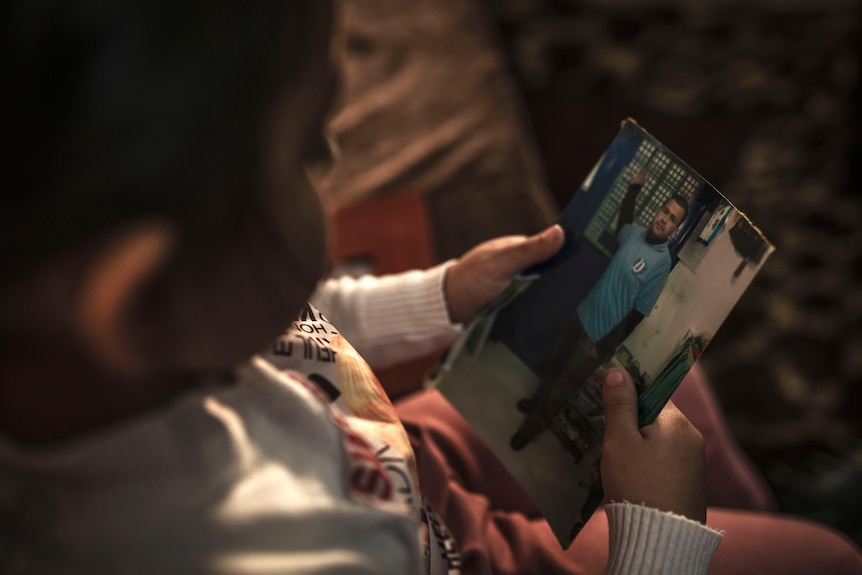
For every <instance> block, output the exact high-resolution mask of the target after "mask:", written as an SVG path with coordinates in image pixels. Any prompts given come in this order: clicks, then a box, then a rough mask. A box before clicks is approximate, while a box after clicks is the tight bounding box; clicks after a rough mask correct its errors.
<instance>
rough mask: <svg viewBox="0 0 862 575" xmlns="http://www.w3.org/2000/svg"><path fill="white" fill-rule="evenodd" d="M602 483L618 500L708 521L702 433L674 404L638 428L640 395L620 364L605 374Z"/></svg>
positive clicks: (610, 497) (670, 404) (702, 521)
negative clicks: (618, 367) (617, 367)
mask: <svg viewBox="0 0 862 575" xmlns="http://www.w3.org/2000/svg"><path fill="white" fill-rule="evenodd" d="M604 403H605V437H604V441H603V443H602V487H603V488H604V492H605V495H606V496H607V497H608V498H609V499H611V500H614V501H622V500H626V501H630V502H632V503H642V504H644V505H646V506H648V507H653V508H655V509H659V510H661V511H672V512H674V513H677V514H679V515H684V516H686V517H688V518H690V519H694V520H695V521H700V522H701V523H704V522H705V521H706V452H705V450H704V446H703V437H702V436H701V435H700V432H699V431H697V429H695V428H694V426H693V425H692V424H691V423H690V422H689V421H688V419H686V418H685V416H684V415H683V414H682V413H681V412H680V411H679V410H678V409H677V408H676V406H675V405H674V404H673V403H670V402H668V404H667V405H666V406H665V408H664V409H663V410H662V412H661V413H660V414H659V415H658V417H657V418H656V420H655V421H654V422H653V423H651V424H650V425H647V426H646V427H644V428H642V429H638V408H637V395H636V393H635V386H634V383H633V382H632V379H631V376H630V375H629V374H628V373H626V372H625V371H623V370H622V369H611V370H609V371H608V372H607V373H606V374H605V382H604Z"/></svg>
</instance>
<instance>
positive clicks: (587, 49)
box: [315, 0, 862, 543]
mask: <svg viewBox="0 0 862 575" xmlns="http://www.w3.org/2000/svg"><path fill="white" fill-rule="evenodd" d="M338 9H339V10H338V11H339V25H338V29H337V33H336V39H335V52H336V54H337V56H338V59H339V65H340V67H341V68H342V72H343V80H344V83H343V88H342V93H341V95H340V98H339V104H338V106H337V110H336V113H335V115H334V116H333V118H332V122H331V124H330V131H331V133H332V136H333V138H335V139H337V140H338V141H339V142H340V143H341V148H342V150H343V154H342V158H341V161H340V162H338V163H336V164H335V165H334V167H333V168H321V169H319V170H317V171H316V172H315V179H316V183H317V185H318V187H319V188H320V189H321V190H322V191H323V193H324V196H325V197H327V198H328V200H329V205H330V207H331V209H332V210H333V211H335V212H337V213H338V214H339V216H342V217H341V219H338V220H337V221H338V222H340V223H339V225H338V226H336V228H337V229H336V246H338V245H342V246H343V247H344V249H343V250H342V251H343V253H344V254H346V255H347V256H350V255H357V254H356V253H352V252H351V249H353V252H356V249H355V246H357V245H359V244H358V243H357V240H356V238H357V237H359V236H361V235H363V234H365V235H369V234H372V235H374V234H377V235H379V234H381V233H384V232H385V229H386V228H387V225H385V222H386V221H389V222H393V223H401V224H405V223H406V228H407V230H406V231H404V230H400V231H399V230H395V231H393V232H392V233H395V234H407V235H410V234H412V235H413V236H415V235H416V230H419V229H421V230H427V231H423V232H422V234H425V235H426V236H427V237H424V238H423V239H422V240H421V242H420V243H423V242H424V244H427V246H425V247H427V250H426V249H424V248H423V249H422V250H418V248H414V247H409V249H407V248H405V249H406V252H405V254H403V255H404V264H403V265H409V264H413V265H427V264H429V263H433V262H434V261H441V260H444V259H447V258H450V257H455V256H457V255H459V254H460V253H462V252H463V251H464V250H465V249H467V248H469V247H471V246H472V245H474V244H475V243H477V242H478V241H481V240H483V239H486V238H488V237H493V236H496V235H500V234H504V233H530V232H532V231H536V230H538V229H540V228H541V227H543V226H544V225H546V224H547V223H549V222H550V221H552V220H553V218H554V217H555V214H556V212H557V210H558V209H559V207H560V206H561V205H563V204H564V203H565V202H566V201H567V200H568V198H569V197H570V196H571V194H572V193H573V192H574V191H575V190H576V189H577V186H578V185H579V184H580V182H581V181H582V180H583V179H584V177H585V176H586V174H587V172H588V171H589V169H590V168H591V167H592V165H593V164H594V163H595V162H596V161H597V159H598V158H599V156H600V154H601V153H602V151H603V150H604V149H605V147H606V146H607V145H608V143H609V142H610V141H611V139H612V138H613V137H614V135H615V134H616V132H617V130H618V128H619V125H620V121H621V120H623V119H624V118H626V117H629V116H631V117H633V118H635V119H636V120H637V121H638V123H639V124H640V125H641V126H643V127H644V128H645V129H646V130H647V131H649V132H650V133H652V134H653V135H654V136H656V137H657V138H658V139H659V140H661V141H662V142H663V143H664V144H666V145H667V146H668V147H670V148H671V149H672V150H674V151H675V152H676V153H677V154H678V155H679V156H681V157H682V158H683V159H684V160H685V161H687V162H688V163H689V164H690V165H691V166H692V167H693V168H695V169H696V170H697V171H699V172H700V173H701V174H702V175H703V176H704V177H706V179H707V180H709V181H710V182H711V183H712V184H713V185H715V186H716V187H717V188H718V189H719V190H720V191H722V192H724V193H725V194H726V195H727V196H728V197H729V198H730V199H731V200H732V201H733V202H734V203H735V204H736V205H737V207H738V208H739V209H740V210H741V211H743V212H745V213H746V214H747V215H748V216H749V217H750V218H751V219H752V220H753V221H754V223H755V224H757V225H759V226H760V227H761V229H762V230H763V231H764V233H765V234H766V236H767V237H768V238H769V239H770V240H771V241H772V242H773V243H774V244H775V245H776V247H777V251H776V253H775V254H774V255H773V256H772V258H771V259H770V260H769V261H768V262H767V264H766V265H765V267H764V269H763V271H762V272H761V274H760V275H759V277H758V278H757V279H755V281H754V284H753V285H752V287H751V288H749V290H748V292H747V293H746V295H745V296H744V297H743V299H742V301H741V302H740V304H739V305H738V306H737V308H736V309H735V310H734V311H733V312H732V313H731V315H730V317H729V318H728V320H727V322H726V323H725V325H724V326H723V327H722V328H721V329H720V330H719V331H718V333H717V334H716V337H715V338H714V340H713V341H712V343H711V345H710V347H709V351H708V352H706V354H705V355H704V357H703V359H702V360H701V362H702V363H703V365H704V367H705V369H706V371H707V372H708V374H709V375H710V377H711V380H712V382H713V384H714V387H715V391H716V393H717V395H718V397H719V400H720V402H721V403H722V405H723V407H724V408H725V411H726V414H727V418H728V421H729V425H730V427H731V430H732V432H733V433H734V435H735V436H736V437H737V439H738V440H739V442H740V443H741V445H742V447H743V449H744V450H745V451H746V452H747V453H748V454H749V455H750V456H751V458H752V459H753V460H754V462H755V463H756V465H757V466H758V467H759V468H760V469H761V470H762V471H763V472H764V474H765V475H766V477H767V479H768V481H769V483H770V485H771V486H772V487H773V489H774V490H775V493H776V495H777V497H778V499H779V502H780V504H781V506H782V508H783V509H784V510H785V511H788V512H791V513H796V514H801V515H805V516H809V517H813V518H815V519H818V520H820V521H824V522H826V523H828V524H831V525H833V526H835V527H837V528H839V529H841V530H843V531H845V532H847V533H848V534H850V535H851V536H852V537H854V538H855V539H856V541H858V542H860V543H862V226H860V221H862V194H860V191H862V117H860V111H862V89H860V57H862V3H860V2H858V0H746V1H745V2H742V1H731V0H664V1H653V0H637V1H635V0H579V1H576V0H469V1H468V0H414V1H412V2H409V3H405V2H402V1H400V0H340V1H339V2H338ZM393 198H399V201H401V200H405V201H406V204H404V203H403V202H402V203H397V205H396V204H392V203H391V202H392V199H393ZM414 200H415V201H414ZM417 202H418V203H417ZM407 204H409V205H410V206H411V207H410V210H413V209H414V208H417V209H419V212H417V213H420V215H419V216H417V218H418V220H417V221H420V220H421V222H423V225H421V226H420V225H414V224H412V223H410V222H412V220H410V219H409V218H407V216H406V215H405V214H406V211H405V210H406V209H407V208H404V207H403V206H404V205H407ZM385 210H391V213H389V212H385ZM383 213H387V214H388V215H387V216H385V217H381V214H383ZM410 213H411V214H412V213H414V212H413V211H411V212H410ZM363 214H365V215H363ZM410 217H411V218H412V217H413V216H410ZM364 218H365V219H364ZM357 221H359V222H360V223H362V221H371V222H373V225H372V226H367V225H366V226H365V228H363V229H365V231H364V232H357V231H355V230H356V229H360V228H362V226H361V225H360V226H359V228H356V226H354V225H353V224H355V223H356V222H357ZM426 224H427V225H426ZM348 227H349V228H350V229H351V230H353V231H352V232H351V233H350V234H344V233H342V234H341V239H340V240H339V234H338V231H339V228H342V229H347V228H348ZM375 237H376V236H375ZM395 237H397V238H400V237H401V236H395ZM414 239H415V238H414ZM377 244H378V245H382V246H388V247H386V248H384V249H391V247H392V246H393V245H396V246H412V244H409V243H408V242H405V241H402V240H401V239H395V240H393V236H382V239H381V240H379V241H377ZM424 244H423V245H424ZM360 251H361V250H360ZM419 251H422V253H423V254H425V255H424V256H423V259H422V260H421V261H420V260H417V259H416V258H415V255H414V254H416V253H418V252H419ZM359 255H361V254H359ZM414 260H415V261H414ZM371 265H372V268H373V264H371ZM377 271H397V270H396V269H382V268H380V267H378V269H377ZM399 377H401V378H402V379H403V377H404V376H403V374H401V375H400V376H399Z"/></svg>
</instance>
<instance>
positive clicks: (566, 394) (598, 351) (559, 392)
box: [511, 315, 614, 449]
mask: <svg viewBox="0 0 862 575" xmlns="http://www.w3.org/2000/svg"><path fill="white" fill-rule="evenodd" d="M603 343H605V342H602V341H600V342H599V343H598V345H594V344H593V342H592V341H591V340H590V338H589V336H588V335H587V332H586V331H585V330H584V326H583V325H581V321H580V319H579V318H578V317H577V315H576V316H575V319H574V320H572V322H571V323H569V325H568V326H567V328H566V330H565V331H564V332H563V334H562V335H561V336H560V337H559V339H558V340H557V344H556V345H555V347H554V351H553V352H552V353H551V355H550V358H549V359H548V363H547V365H546V366H545V370H544V373H543V375H542V379H541V381H540V382H539V390H538V392H537V393H536V395H535V396H533V399H532V401H531V402H530V404H531V405H530V409H529V411H528V413H527V415H526V417H525V418H524V422H523V423H522V424H521V427H519V428H518V431H516V432H515V435H514V436H512V441H511V443H512V447H513V448H514V449H520V448H522V447H523V446H524V445H526V444H527V443H529V442H530V441H532V440H533V438H535V437H536V436H537V435H539V434H540V433H542V432H543V431H545V430H547V429H548V428H550V427H551V425H552V424H553V421H554V418H555V417H556V416H557V415H558V414H559V413H560V412H561V411H562V410H563V408H564V407H565V406H566V404H567V403H568V402H569V400H571V399H572V397H574V396H575V394H576V393H577V391H578V389H579V388H580V387H581V386H582V385H583V384H584V381H586V379H587V377H589V375H590V374H591V373H593V372H594V371H595V370H596V369H597V368H598V367H599V366H600V365H601V364H602V363H603V362H604V361H606V360H607V359H608V358H609V357H610V356H611V355H612V354H613V352H614V350H613V349H610V350H608V349H606V348H607V347H610V346H608V345H602V344H603Z"/></svg>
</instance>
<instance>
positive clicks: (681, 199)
mask: <svg viewBox="0 0 862 575" xmlns="http://www.w3.org/2000/svg"><path fill="white" fill-rule="evenodd" d="M671 200H673V201H674V202H676V203H677V204H678V205H679V207H681V208H682V211H683V214H682V217H681V218H680V220H679V223H680V224H681V223H682V222H683V221H685V218H687V217H688V209H689V208H688V200H687V199H686V197H685V196H682V195H680V194H674V195H672V196H671V197H670V198H668V200H667V201H668V202H669V201H671ZM665 203H667V202H665Z"/></svg>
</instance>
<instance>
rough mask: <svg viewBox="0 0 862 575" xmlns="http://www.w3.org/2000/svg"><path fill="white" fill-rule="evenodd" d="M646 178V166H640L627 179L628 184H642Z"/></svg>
mask: <svg viewBox="0 0 862 575" xmlns="http://www.w3.org/2000/svg"><path fill="white" fill-rule="evenodd" d="M646 179H647V170H646V168H641V169H640V170H638V171H637V172H635V173H634V174H633V175H632V177H631V178H630V179H629V183H630V184H637V185H639V186H642V185H644V184H645V183H646Z"/></svg>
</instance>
